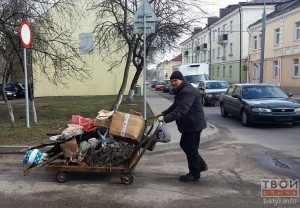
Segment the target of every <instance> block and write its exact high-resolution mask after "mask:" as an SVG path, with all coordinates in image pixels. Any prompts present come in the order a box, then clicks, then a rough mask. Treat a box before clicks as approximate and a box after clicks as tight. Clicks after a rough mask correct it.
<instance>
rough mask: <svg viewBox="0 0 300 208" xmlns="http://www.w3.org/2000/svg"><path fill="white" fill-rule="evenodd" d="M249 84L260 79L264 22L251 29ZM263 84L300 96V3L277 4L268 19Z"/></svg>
mask: <svg viewBox="0 0 300 208" xmlns="http://www.w3.org/2000/svg"><path fill="white" fill-rule="evenodd" d="M249 31H250V46H249V65H248V68H249V74H248V79H249V80H248V81H249V82H253V83H257V82H259V76H260V71H259V70H260V57H261V47H260V45H261V31H262V21H261V20H260V21H258V22H256V23H254V24H252V25H250V26H249ZM265 31H266V32H265V34H266V35H265V47H264V49H265V53H264V71H263V82H265V83H273V84H276V85H278V86H280V87H281V88H282V89H283V90H284V91H286V92H293V93H294V94H300V80H299V59H300V0H294V1H288V2H286V3H281V4H278V5H277V6H276V7H275V11H274V12H272V13H270V14H269V15H267V18H266V28H265Z"/></svg>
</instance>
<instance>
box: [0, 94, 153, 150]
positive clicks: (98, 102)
mask: <svg viewBox="0 0 300 208" xmlns="http://www.w3.org/2000/svg"><path fill="white" fill-rule="evenodd" d="M115 98H116V96H84V97H79V96H78V97H71V96H70V97H44V98H35V107H36V111H37V117H38V123H37V124H33V122H32V121H33V119H32V114H31V105H30V116H29V117H30V128H26V111H25V99H16V100H13V101H11V104H12V106H13V111H14V116H15V123H16V127H11V123H10V119H9V114H8V110H7V107H6V104H5V103H3V102H2V101H1V103H0V145H30V146H32V145H37V144H40V141H41V140H42V139H45V138H48V136H46V133H60V132H62V131H63V130H64V129H65V128H66V127H67V125H68V124H70V123H71V120H72V115H81V116H83V117H86V118H95V117H96V116H97V115H98V111H100V110H101V109H107V110H110V109H111V106H112V104H113V102H114V100H115ZM125 99H126V96H124V98H123V101H122V103H121V105H120V107H119V111H122V112H130V110H134V111H137V112H140V113H141V114H143V97H142V96H136V97H134V100H133V101H132V102H128V101H126V100H125ZM152 116H153V113H152V112H151V110H150V108H149V106H147V118H150V117H152Z"/></svg>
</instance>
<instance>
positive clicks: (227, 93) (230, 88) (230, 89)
mask: <svg viewBox="0 0 300 208" xmlns="http://www.w3.org/2000/svg"><path fill="white" fill-rule="evenodd" d="M233 90H234V86H232V87H229V88H228V90H227V92H226V95H232V93H233Z"/></svg>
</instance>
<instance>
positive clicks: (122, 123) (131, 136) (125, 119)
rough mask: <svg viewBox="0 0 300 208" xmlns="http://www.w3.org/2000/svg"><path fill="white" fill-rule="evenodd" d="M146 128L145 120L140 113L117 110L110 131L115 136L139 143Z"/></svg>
mask: <svg viewBox="0 0 300 208" xmlns="http://www.w3.org/2000/svg"><path fill="white" fill-rule="evenodd" d="M144 129H145V121H144V118H143V116H141V115H140V114H138V115H137V114H133V113H123V112H119V111H115V112H114V113H113V117H112V121H111V125H110V131H109V133H110V134H111V135H113V136H118V137H122V138H124V139H126V140H129V141H133V142H135V143H138V142H140V140H141V138H142V136H143V134H144Z"/></svg>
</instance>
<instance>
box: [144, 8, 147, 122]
mask: <svg viewBox="0 0 300 208" xmlns="http://www.w3.org/2000/svg"><path fill="white" fill-rule="evenodd" d="M143 9H144V17H143V18H144V31H143V32H144V70H143V72H144V83H143V86H144V88H143V90H144V93H143V96H144V119H145V120H146V119H147V96H146V76H147V74H146V69H147V63H146V61H147V59H146V55H147V53H146V49H147V48H146V43H147V41H146V39H147V34H146V4H145V3H144V8H143Z"/></svg>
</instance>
